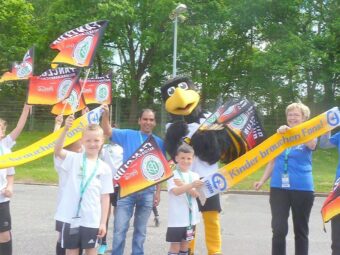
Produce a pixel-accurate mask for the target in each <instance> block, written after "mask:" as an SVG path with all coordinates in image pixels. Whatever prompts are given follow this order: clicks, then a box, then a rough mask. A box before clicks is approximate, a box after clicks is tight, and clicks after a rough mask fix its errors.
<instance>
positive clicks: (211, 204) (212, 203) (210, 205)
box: [197, 194, 222, 212]
mask: <svg viewBox="0 0 340 255" xmlns="http://www.w3.org/2000/svg"><path fill="white" fill-rule="evenodd" d="M197 204H198V209H199V210H200V212H208V211H217V212H221V211H222V208H221V203H220V194H216V195H214V196H212V197H209V198H207V201H206V202H205V204H204V205H203V206H202V204H201V202H200V200H199V199H197Z"/></svg>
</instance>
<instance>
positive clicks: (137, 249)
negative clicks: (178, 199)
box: [112, 189, 154, 255]
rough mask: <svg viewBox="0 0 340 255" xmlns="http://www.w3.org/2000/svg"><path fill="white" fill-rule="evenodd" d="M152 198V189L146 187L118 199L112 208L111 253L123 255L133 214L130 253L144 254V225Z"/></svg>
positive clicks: (150, 209)
mask: <svg viewBox="0 0 340 255" xmlns="http://www.w3.org/2000/svg"><path fill="white" fill-rule="evenodd" d="M153 198H154V189H151V190H150V189H146V190H144V191H140V192H138V193H135V194H132V195H130V196H128V197H125V198H122V199H119V200H118V201H117V206H116V208H115V210H114V225H113V244H112V255H123V254H124V247H125V240H126V232H127V231H128V229H129V226H130V219H131V217H132V215H133V213H135V215H134V221H133V227H134V230H133V239H132V255H143V254H144V247H143V246H144V241H145V237H146V225H147V222H148V219H149V217H150V214H151V211H152V206H153Z"/></svg>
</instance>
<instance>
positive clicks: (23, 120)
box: [9, 104, 32, 141]
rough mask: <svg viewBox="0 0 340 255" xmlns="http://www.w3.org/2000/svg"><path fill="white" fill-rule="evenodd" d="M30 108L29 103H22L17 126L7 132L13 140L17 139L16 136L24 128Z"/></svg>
mask: <svg viewBox="0 0 340 255" xmlns="http://www.w3.org/2000/svg"><path fill="white" fill-rule="evenodd" d="M31 110H32V106H31V105H27V104H25V105H24V108H23V109H22V113H21V115H20V118H19V120H18V124H17V126H16V127H15V128H14V129H13V130H12V132H11V133H10V134H9V135H10V136H11V138H12V140H13V141H15V140H16V139H17V137H18V136H19V135H20V133H21V131H22V130H23V129H24V127H25V123H26V120H27V117H28V115H29V113H30V111H31Z"/></svg>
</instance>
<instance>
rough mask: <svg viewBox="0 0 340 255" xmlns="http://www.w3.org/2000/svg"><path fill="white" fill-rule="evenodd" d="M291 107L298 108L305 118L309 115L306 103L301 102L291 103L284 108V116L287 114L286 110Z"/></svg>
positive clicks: (289, 109)
mask: <svg viewBox="0 0 340 255" xmlns="http://www.w3.org/2000/svg"><path fill="white" fill-rule="evenodd" d="M293 109H298V110H300V111H301V113H302V116H303V117H305V119H306V120H308V119H309V117H310V110H309V108H308V106H307V105H305V104H303V103H292V104H290V105H288V106H287V108H286V116H287V115H288V112H290V111H291V110H293Z"/></svg>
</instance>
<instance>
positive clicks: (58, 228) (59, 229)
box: [55, 220, 64, 233]
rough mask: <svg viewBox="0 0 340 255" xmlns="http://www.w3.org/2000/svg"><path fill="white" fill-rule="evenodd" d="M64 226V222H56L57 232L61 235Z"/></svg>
mask: <svg viewBox="0 0 340 255" xmlns="http://www.w3.org/2000/svg"><path fill="white" fill-rule="evenodd" d="M63 224H64V222H62V221H59V220H56V221H55V231H58V232H60V233H61V231H62V230H63Z"/></svg>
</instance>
